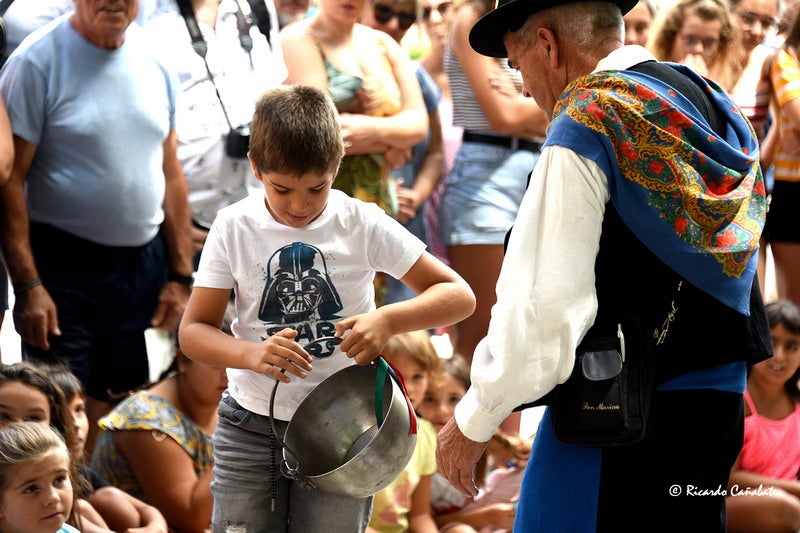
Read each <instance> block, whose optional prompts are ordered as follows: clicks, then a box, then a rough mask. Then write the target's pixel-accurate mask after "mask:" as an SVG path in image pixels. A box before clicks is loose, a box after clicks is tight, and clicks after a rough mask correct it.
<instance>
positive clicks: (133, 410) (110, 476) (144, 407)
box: [92, 391, 213, 501]
mask: <svg viewBox="0 0 800 533" xmlns="http://www.w3.org/2000/svg"><path fill="white" fill-rule="evenodd" d="M98 424H99V426H100V435H99V436H98V437H97V444H96V445H95V448H94V453H93V454H92V468H94V469H95V470H96V471H97V472H99V473H100V475H102V476H103V477H104V478H105V479H106V480H107V481H108V482H109V483H110V484H111V485H113V486H115V487H117V488H119V489H121V490H124V491H125V492H127V493H128V494H130V495H132V496H135V497H136V498H139V499H140V500H143V501H147V497H146V494H145V493H144V490H143V489H142V487H141V486H140V485H139V482H138V480H137V479H136V474H135V473H134V471H133V469H132V468H131V465H130V463H128V460H127V459H126V458H125V457H123V455H122V454H121V453H119V450H117V448H116V446H115V445H114V438H113V437H114V432H115V431H150V432H152V435H153V438H154V439H156V440H163V439H166V438H170V439H172V440H174V441H175V442H177V443H178V444H179V445H180V446H181V448H183V450H184V451H185V452H186V453H187V454H189V456H190V457H191V458H192V462H193V463H194V471H195V473H196V474H197V476H198V477H199V476H200V475H202V474H203V472H205V471H207V470H209V469H210V468H211V466H212V464H213V448H212V444H211V435H206V434H205V433H203V431H202V430H201V429H200V427H199V426H197V424H195V423H194V422H193V421H192V420H190V419H188V418H187V417H186V416H185V415H184V414H183V413H182V412H180V411H179V410H178V409H176V408H175V406H174V405H172V404H171V403H169V402H168V401H167V400H165V399H164V398H161V397H160V396H156V395H155V394H152V393H151V392H148V391H140V392H137V393H136V394H133V395H132V396H129V397H128V398H126V399H125V400H123V401H122V402H121V403H120V404H119V405H117V406H116V407H115V408H114V410H113V411H111V412H110V413H109V414H108V415H106V416H105V417H103V418H101V419H100V421H99V422H98Z"/></svg>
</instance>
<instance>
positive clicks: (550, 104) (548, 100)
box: [503, 32, 560, 116]
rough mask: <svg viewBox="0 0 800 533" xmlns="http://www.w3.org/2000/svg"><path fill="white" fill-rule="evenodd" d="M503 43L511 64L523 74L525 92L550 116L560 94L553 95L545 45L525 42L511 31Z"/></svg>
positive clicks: (536, 42)
mask: <svg viewBox="0 0 800 533" xmlns="http://www.w3.org/2000/svg"><path fill="white" fill-rule="evenodd" d="M503 43H504V44H505V45H506V52H508V64H509V66H511V68H514V69H516V70H519V72H520V74H522V85H523V89H524V91H525V93H526V94H527V95H530V96H532V97H533V99H534V100H536V103H537V104H538V105H539V107H541V108H542V110H543V111H544V112H545V113H547V115H548V116H550V114H551V113H552V112H553V108H554V107H555V103H556V97H557V96H558V95H557V94H556V95H553V91H552V90H551V89H552V87H551V83H550V76H551V72H550V65H549V63H548V57H547V53H546V51H545V49H544V47H543V46H542V44H541V43H540V42H538V41H534V42H533V43H523V42H521V41H520V39H518V38H517V36H516V35H515V34H513V33H511V32H507V33H506V35H505V37H503ZM559 94H560V91H559Z"/></svg>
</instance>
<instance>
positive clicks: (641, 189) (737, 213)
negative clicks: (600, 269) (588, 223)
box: [546, 65, 767, 315]
mask: <svg viewBox="0 0 800 533" xmlns="http://www.w3.org/2000/svg"><path fill="white" fill-rule="evenodd" d="M672 66H673V67H675V68H678V69H679V70H680V71H681V72H683V73H685V74H686V75H688V76H690V77H691V78H692V79H693V81H695V82H696V83H698V84H699V86H700V87H701V89H704V90H705V92H706V93H707V94H708V96H709V97H710V99H711V102H712V104H713V105H714V106H715V108H716V110H717V112H718V114H719V115H720V116H721V117H722V118H724V122H725V127H724V130H725V131H724V138H723V137H720V136H718V135H717V134H716V133H714V131H713V130H712V129H711V128H710V126H709V125H708V123H707V121H706V120H705V119H704V118H703V116H702V115H701V114H700V112H699V111H698V110H697V109H696V108H695V107H694V106H693V105H692V104H691V103H690V102H689V100H688V99H687V98H685V97H684V96H683V95H681V94H679V93H677V92H676V91H675V90H674V89H673V88H671V87H670V86H668V85H666V84H664V83H663V82H661V81H659V80H657V79H655V78H652V77H650V76H648V75H646V74H642V73H638V72H633V71H604V72H598V73H593V74H590V75H588V76H585V77H582V78H579V79H577V80H575V81H573V82H572V83H571V84H570V85H568V86H567V88H566V89H565V91H564V92H563V94H562V95H561V98H560V99H559V101H558V102H557V104H556V107H555V111H554V115H553V122H552V124H551V126H550V130H549V131H548V135H547V143H546V145H549V144H556V145H560V146H565V147H567V148H570V149H571V150H573V151H575V152H577V153H579V154H581V155H583V156H585V157H588V158H589V159H592V160H593V161H595V162H596V163H597V164H598V165H599V166H600V167H601V168H602V170H603V171H604V172H605V174H606V176H607V177H608V181H609V189H610V193H611V201H612V202H613V203H614V206H615V207H616V209H617V211H618V212H619V213H620V216H621V217H622V220H623V221H624V222H625V223H626V225H627V226H628V227H629V228H630V229H631V230H632V231H633V233H634V234H635V235H636V236H637V237H638V238H639V239H640V240H641V241H642V242H643V243H644V244H645V245H646V246H647V247H648V248H649V249H650V250H651V251H652V252H653V253H654V254H656V255H657V256H658V257H659V258H660V259H661V260H662V261H664V262H665V263H666V264H667V265H669V266H670V267H671V268H672V269H673V270H675V271H676V272H678V273H679V274H680V275H682V276H683V277H684V278H686V279H687V280H688V281H690V282H691V283H693V284H694V285H696V286H697V287H699V288H700V289H702V290H704V291H706V292H707V293H709V294H710V295H711V296H713V297H715V298H717V299H718V300H720V301H721V302H723V303H725V304H726V305H728V306H730V307H732V308H734V309H737V310H739V311H740V312H741V313H742V314H745V315H747V314H749V295H750V288H751V285H752V281H753V275H754V274H755V268H756V259H757V254H756V251H757V249H758V242H759V238H760V236H761V230H762V229H763V225H764V216H765V213H766V206H767V203H766V192H765V187H764V180H763V176H762V174H761V170H760V167H759V158H758V143H757V140H756V136H755V133H754V132H753V130H752V128H751V127H750V124H749V122H747V120H746V119H745V118H744V117H743V116H742V114H741V112H740V111H739V109H738V108H737V107H736V105H735V104H734V103H733V102H732V101H731V99H730V98H729V97H728V95H727V94H726V93H725V92H724V91H723V90H722V89H721V88H720V87H719V86H717V85H715V84H714V83H713V82H709V81H708V80H705V79H703V78H701V77H700V76H698V75H697V74H695V73H694V72H693V71H691V70H689V69H687V68H685V67H682V66H679V65H672Z"/></svg>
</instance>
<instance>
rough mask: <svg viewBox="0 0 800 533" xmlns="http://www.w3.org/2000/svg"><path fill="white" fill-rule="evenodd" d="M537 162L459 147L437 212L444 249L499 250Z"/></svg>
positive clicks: (489, 148)
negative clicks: (496, 247)
mask: <svg viewBox="0 0 800 533" xmlns="http://www.w3.org/2000/svg"><path fill="white" fill-rule="evenodd" d="M538 160H539V153H538V152H530V151H528V150H516V151H515V150H511V149H509V148H503V147H500V146H494V145H491V144H485V143H478V142H464V143H462V145H461V148H459V150H458V153H457V154H456V160H455V163H454V165H453V170H452V172H451V173H450V177H449V178H448V181H447V185H446V187H445V190H444V195H443V196H442V203H441V206H440V208H439V234H440V236H441V240H442V243H443V244H445V245H459V244H503V241H504V239H505V235H506V232H508V230H509V228H511V225H512V224H513V223H514V219H515V218H516V216H517V209H519V204H520V203H521V202H522V196H523V195H524V194H525V189H526V187H527V183H528V175H529V174H530V172H531V170H533V167H534V165H535V164H536V161H538Z"/></svg>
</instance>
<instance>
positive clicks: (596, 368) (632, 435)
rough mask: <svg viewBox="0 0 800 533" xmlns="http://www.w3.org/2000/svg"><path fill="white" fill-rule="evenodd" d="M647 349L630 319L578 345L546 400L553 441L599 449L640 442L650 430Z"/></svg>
mask: <svg viewBox="0 0 800 533" xmlns="http://www.w3.org/2000/svg"><path fill="white" fill-rule="evenodd" d="M612 328H613V329H612ZM592 333H595V328H593V331H592ZM652 344H653V343H652V341H651V340H650V339H646V338H645V337H644V334H643V331H642V329H641V327H640V325H639V323H638V321H636V320H633V319H631V320H622V321H620V322H617V324H616V325H615V326H612V327H609V328H608V330H605V331H602V332H600V335H599V336H598V335H596V334H595V335H592V336H591V337H588V338H586V339H584V341H583V342H581V344H580V346H578V349H577V350H576V354H575V367H574V368H573V370H572V374H571V375H570V377H569V379H568V380H567V381H566V382H565V383H563V384H561V385H559V386H558V387H556V388H555V390H553V392H552V396H551V399H550V415H551V418H552V421H553V431H554V433H555V435H556V438H558V440H560V441H562V442H564V443H566V444H576V445H583V446H601V447H602V446H620V445H625V444H634V443H636V442H639V441H641V440H642V439H644V438H645V437H646V436H647V435H648V433H649V431H650V428H651V426H652V410H653V392H654V389H655V365H654V360H653V359H654V358H653V353H652V352H651V347H652Z"/></svg>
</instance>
